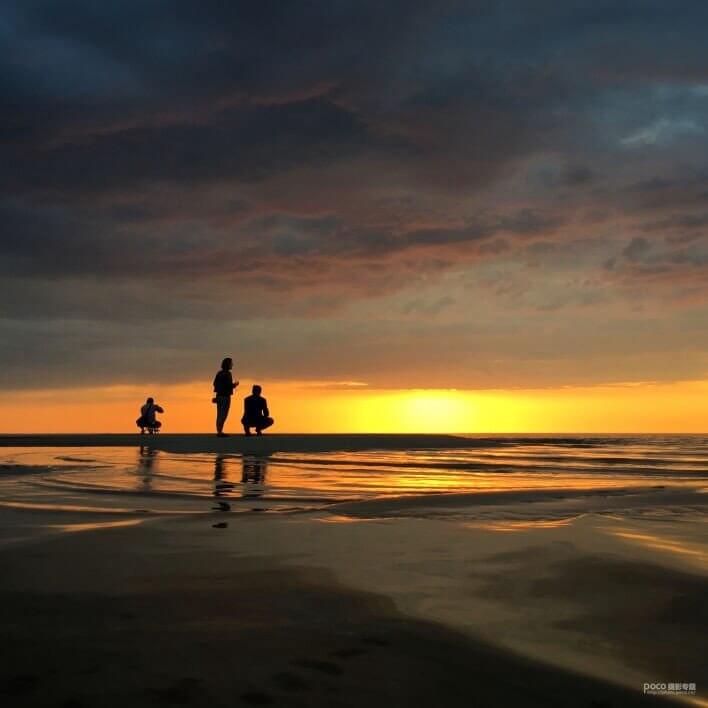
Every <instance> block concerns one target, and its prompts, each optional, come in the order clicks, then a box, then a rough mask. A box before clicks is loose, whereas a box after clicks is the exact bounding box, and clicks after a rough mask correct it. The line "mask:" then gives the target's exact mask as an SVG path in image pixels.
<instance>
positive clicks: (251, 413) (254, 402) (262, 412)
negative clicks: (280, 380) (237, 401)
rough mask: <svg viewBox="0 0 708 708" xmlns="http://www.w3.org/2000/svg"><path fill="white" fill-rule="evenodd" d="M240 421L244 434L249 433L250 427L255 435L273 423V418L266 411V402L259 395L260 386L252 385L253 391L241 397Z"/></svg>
mask: <svg viewBox="0 0 708 708" xmlns="http://www.w3.org/2000/svg"><path fill="white" fill-rule="evenodd" d="M241 423H242V424H243V431H244V432H245V433H246V435H250V434H251V428H255V429H256V435H261V434H262V431H263V430H265V429H266V428H270V426H271V425H273V419H272V418H271V417H270V414H269V413H268V402H267V401H266V399H265V398H263V396H261V387H260V386H254V387H253V393H252V394H251V395H250V396H246V398H244V399H243V418H241Z"/></svg>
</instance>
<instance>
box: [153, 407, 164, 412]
mask: <svg viewBox="0 0 708 708" xmlns="http://www.w3.org/2000/svg"><path fill="white" fill-rule="evenodd" d="M155 410H156V411H157V412H158V413H164V412H165V409H164V408H163V407H162V406H155Z"/></svg>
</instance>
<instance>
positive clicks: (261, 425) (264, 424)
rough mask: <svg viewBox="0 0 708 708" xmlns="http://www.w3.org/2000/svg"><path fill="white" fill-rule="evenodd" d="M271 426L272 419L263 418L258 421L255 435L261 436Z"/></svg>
mask: <svg viewBox="0 0 708 708" xmlns="http://www.w3.org/2000/svg"><path fill="white" fill-rule="evenodd" d="M271 425H273V419H272V418H266V417H265V416H264V417H263V418H261V419H260V420H259V421H258V425H257V426H256V435H262V434H263V431H264V430H265V429H266V428H270V426H271Z"/></svg>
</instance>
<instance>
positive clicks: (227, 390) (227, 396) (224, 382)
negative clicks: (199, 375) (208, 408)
mask: <svg viewBox="0 0 708 708" xmlns="http://www.w3.org/2000/svg"><path fill="white" fill-rule="evenodd" d="M233 365H234V363H233V361H232V359H231V357H226V359H224V360H223V361H222V362H221V370H220V371H218V372H217V374H216V376H215V377H214V393H215V394H216V395H215V396H214V398H213V399H212V400H213V402H214V403H216V434H217V435H218V436H219V437H220V438H225V437H228V435H227V433H225V432H224V423H226V418H227V417H228V415H229V408H231V396H233V395H234V389H235V388H236V387H237V386H238V381H236V382H234V381H233V379H232V377H231V369H232V368H233Z"/></svg>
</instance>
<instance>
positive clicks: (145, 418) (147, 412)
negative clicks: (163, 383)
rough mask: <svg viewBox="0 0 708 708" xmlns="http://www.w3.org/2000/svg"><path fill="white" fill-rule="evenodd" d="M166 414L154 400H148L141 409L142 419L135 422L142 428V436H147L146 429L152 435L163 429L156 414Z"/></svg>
mask: <svg viewBox="0 0 708 708" xmlns="http://www.w3.org/2000/svg"><path fill="white" fill-rule="evenodd" d="M164 412H165V411H164V409H163V408H162V407H161V406H158V405H157V403H155V400H154V399H153V398H148V399H147V401H145V403H144V404H143V405H142V406H141V407H140V417H139V418H138V419H137V420H136V421H135V424H136V425H137V426H138V428H140V434H141V435H145V428H147V429H148V431H149V432H150V433H156V432H157V431H158V430H159V429H160V428H161V427H162V423H161V422H160V421H159V420H157V418H156V417H155V413H164Z"/></svg>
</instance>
